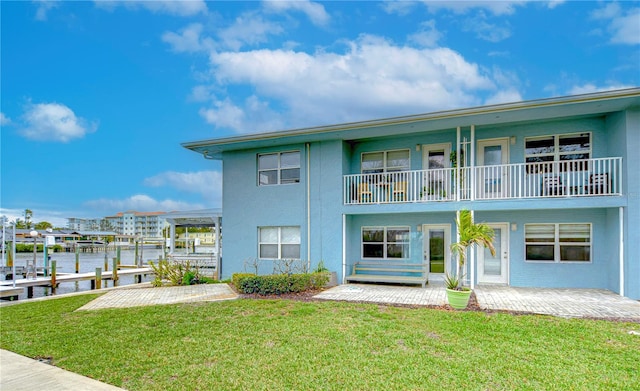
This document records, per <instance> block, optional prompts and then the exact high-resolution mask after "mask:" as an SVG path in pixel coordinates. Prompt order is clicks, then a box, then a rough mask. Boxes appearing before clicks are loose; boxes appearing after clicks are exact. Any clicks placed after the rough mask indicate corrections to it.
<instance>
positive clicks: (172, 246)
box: [169, 223, 176, 254]
mask: <svg viewBox="0 0 640 391" xmlns="http://www.w3.org/2000/svg"><path fill="white" fill-rule="evenodd" d="M175 250H176V223H171V226H170V228H169V252H170V253H171V254H173V252H174V251H175Z"/></svg>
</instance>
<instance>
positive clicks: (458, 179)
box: [445, 126, 461, 270]
mask: <svg viewBox="0 0 640 391" xmlns="http://www.w3.org/2000/svg"><path fill="white" fill-rule="evenodd" d="M454 150H455V151H456V173H455V177H456V181H455V183H454V186H455V187H456V201H460V185H461V181H460V127H459V126H458V128H457V129H456V145H455V149H454ZM445 158H446V156H445ZM456 270H457V269H456Z"/></svg>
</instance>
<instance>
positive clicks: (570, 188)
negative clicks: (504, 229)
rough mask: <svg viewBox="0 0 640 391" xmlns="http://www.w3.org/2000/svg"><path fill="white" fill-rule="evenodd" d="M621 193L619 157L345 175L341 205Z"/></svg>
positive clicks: (588, 195)
mask: <svg viewBox="0 0 640 391" xmlns="http://www.w3.org/2000/svg"><path fill="white" fill-rule="evenodd" d="M621 194H622V158H619V157H614V158H603V159H583V160H565V161H554V162H537V163H516V164H504V165H494V166H476V167H463V168H460V169H456V168H442V169H431V170H411V171H396V172H386V173H376V174H354V175H345V176H344V203H345V205H363V204H364V205H366V204H395V203H406V202H446V201H468V200H499V199H519V198H557V197H593V196H614V195H621Z"/></svg>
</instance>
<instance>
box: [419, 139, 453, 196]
mask: <svg viewBox="0 0 640 391" xmlns="http://www.w3.org/2000/svg"><path fill="white" fill-rule="evenodd" d="M450 154H451V144H449V143H443V144H426V145H423V146H422V169H423V170H426V174H425V175H424V178H423V180H422V182H423V183H422V186H421V189H420V198H421V199H422V200H442V199H446V198H447V197H450V196H451V194H450V193H451V173H450V172H449V170H448V169H449V167H451V161H450V160H449V155H450Z"/></svg>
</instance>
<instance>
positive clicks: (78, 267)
mask: <svg viewBox="0 0 640 391" xmlns="http://www.w3.org/2000/svg"><path fill="white" fill-rule="evenodd" d="M77 273H80V248H79V247H78V246H76V274H77Z"/></svg>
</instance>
